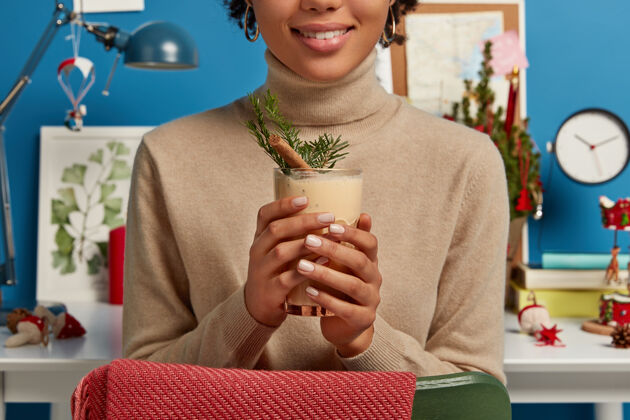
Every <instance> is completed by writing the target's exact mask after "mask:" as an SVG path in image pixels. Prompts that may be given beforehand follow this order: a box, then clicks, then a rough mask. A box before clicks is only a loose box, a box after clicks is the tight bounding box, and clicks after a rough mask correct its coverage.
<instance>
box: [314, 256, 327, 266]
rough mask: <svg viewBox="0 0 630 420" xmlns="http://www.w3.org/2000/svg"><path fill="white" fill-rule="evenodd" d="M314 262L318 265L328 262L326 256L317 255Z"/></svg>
mask: <svg viewBox="0 0 630 420" xmlns="http://www.w3.org/2000/svg"><path fill="white" fill-rule="evenodd" d="M315 262H316V263H317V264H319V265H324V264H326V263H327V262H328V258H326V257H319V258H318V259H316V260H315Z"/></svg>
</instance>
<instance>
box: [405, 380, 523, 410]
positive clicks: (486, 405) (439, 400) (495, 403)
mask: <svg viewBox="0 0 630 420" xmlns="http://www.w3.org/2000/svg"><path fill="white" fill-rule="evenodd" d="M411 418H412V420H510V419H511V418H512V412H511V406H510V397H509V395H508V392H507V389H506V388H505V387H504V386H503V384H502V383H501V382H499V381H498V380H497V379H496V378H495V377H493V376H491V375H488V374H485V373H481V372H462V373H453V374H449V375H440V376H428V377H423V378H418V380H417V382H416V393H415V396H414V399H413V411H412V416H411Z"/></svg>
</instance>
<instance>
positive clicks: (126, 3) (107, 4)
mask: <svg viewBox="0 0 630 420" xmlns="http://www.w3.org/2000/svg"><path fill="white" fill-rule="evenodd" d="M73 4H74V9H73V10H74V11H75V12H77V13H108V12H140V11H143V10H144V0H74V1H73Z"/></svg>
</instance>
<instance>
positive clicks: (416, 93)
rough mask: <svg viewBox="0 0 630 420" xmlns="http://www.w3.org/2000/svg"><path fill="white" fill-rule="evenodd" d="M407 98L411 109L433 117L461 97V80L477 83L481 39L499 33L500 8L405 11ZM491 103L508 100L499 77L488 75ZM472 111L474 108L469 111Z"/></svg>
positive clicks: (503, 84) (502, 79)
mask: <svg viewBox="0 0 630 420" xmlns="http://www.w3.org/2000/svg"><path fill="white" fill-rule="evenodd" d="M405 29H406V35H407V41H406V48H405V51H406V61H407V96H408V98H409V101H410V102H411V103H412V104H413V105H414V106H416V107H418V108H420V109H422V110H425V111H427V112H430V113H432V114H435V115H440V116H441V115H443V114H445V113H448V112H450V111H451V107H452V103H453V102H459V101H461V98H462V95H463V93H464V83H463V81H464V80H465V79H470V80H473V81H478V80H479V76H478V72H479V70H480V69H481V63H482V60H483V54H482V48H483V43H484V41H485V40H487V39H489V38H492V37H494V36H497V35H500V34H502V33H503V31H504V25H503V14H502V13H501V12H500V11H490V12H471V13H432V14H410V15H408V16H406V17H405ZM490 87H491V88H492V90H494V92H495V94H496V100H495V104H494V105H495V107H498V106H503V107H504V108H505V106H506V104H507V96H508V91H509V85H508V82H507V80H506V79H505V77H504V76H497V77H494V78H492V80H491V83H490ZM472 111H473V112H474V109H473V110H472Z"/></svg>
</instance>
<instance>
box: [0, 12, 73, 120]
mask: <svg viewBox="0 0 630 420" xmlns="http://www.w3.org/2000/svg"><path fill="white" fill-rule="evenodd" d="M62 13H65V16H63V17H62V18H60V17H59V16H60V15H61V14H62ZM75 17H76V13H75V12H73V11H71V10H68V9H67V8H66V7H65V6H64V5H63V4H61V3H57V4H56V6H55V11H54V13H53V17H52V18H51V19H50V21H49V22H48V25H47V26H46V28H45V29H44V32H43V33H42V36H41V37H40V38H39V41H38V42H37V45H35V48H33V51H32V52H31V55H30V56H29V58H28V60H27V61H26V64H25V65H24V67H23V68H22V71H21V72H20V75H19V77H18V79H17V81H16V82H15V84H14V85H13V87H12V88H11V90H10V91H9V93H8V94H7V96H6V97H5V98H4V99H3V100H2V102H0V125H3V124H4V122H5V121H6V119H7V117H8V116H9V112H10V111H11V108H12V107H13V105H14V104H15V103H16V102H17V99H18V97H19V96H20V94H21V93H22V91H23V90H24V88H25V87H26V85H27V84H29V83H30V82H31V76H32V74H33V72H34V71H35V69H36V68H37V65H38V64H39V62H40V60H41V59H42V57H43V56H44V53H45V52H46V50H47V49H48V47H49V46H50V43H51V42H52V40H53V39H54V37H55V34H56V33H57V30H58V29H59V27H60V26H63V25H65V24H67V23H68V22H71V21H72V20H73V19H74V18H75Z"/></svg>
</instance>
